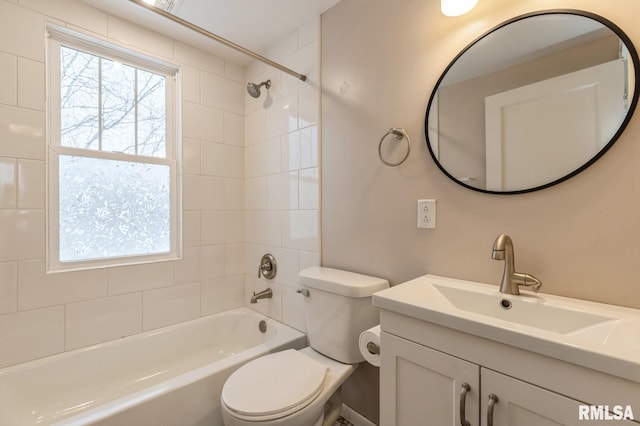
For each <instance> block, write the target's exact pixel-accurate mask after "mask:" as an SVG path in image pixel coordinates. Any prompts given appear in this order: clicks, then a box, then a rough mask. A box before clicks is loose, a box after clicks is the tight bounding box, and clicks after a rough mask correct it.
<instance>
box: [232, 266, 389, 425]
mask: <svg viewBox="0 0 640 426" xmlns="http://www.w3.org/2000/svg"><path fill="white" fill-rule="evenodd" d="M300 284H301V288H302V293H303V295H304V309H305V319H306V323H307V332H308V337H309V344H310V347H307V348H304V349H302V350H300V351H296V350H293V349H290V350H286V351H282V352H276V353H273V354H269V355H265V356H262V357H260V358H257V359H255V360H253V361H251V362H249V363H247V364H245V365H244V366H242V367H240V368H239V369H238V370H236V371H235V372H234V373H233V374H232V375H231V376H230V377H229V378H228V379H227V381H226V382H225V384H224V387H223V389H222V397H221V400H222V417H223V420H224V424H225V425H226V426H255V425H256V424H259V425H260V426H271V425H278V426H302V425H304V426H321V425H333V424H334V423H335V421H336V419H337V418H338V415H339V414H340V409H341V407H342V397H341V386H342V384H343V383H344V382H345V380H346V379H347V378H348V377H349V376H350V375H351V373H352V372H353V370H355V368H356V367H357V364H358V363H360V362H362V361H364V358H363V357H362V355H361V354H360V350H359V348H358V337H359V336H360V333H361V332H363V331H364V330H366V329H368V328H371V327H373V326H375V325H376V324H378V322H379V321H380V318H379V314H378V309H377V308H376V307H374V306H373V305H372V304H371V296H372V295H373V293H375V292H377V291H380V290H383V289H385V288H388V287H389V282H388V281H387V280H383V279H381V278H375V277H370V276H366V275H361V274H356V273H353V272H346V271H341V270H338V269H331V268H321V267H314V268H308V269H305V270H304V271H301V272H300ZM307 291H308V293H307Z"/></svg>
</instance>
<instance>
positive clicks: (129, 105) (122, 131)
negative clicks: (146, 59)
mask: <svg viewBox="0 0 640 426" xmlns="http://www.w3.org/2000/svg"><path fill="white" fill-rule="evenodd" d="M135 108H136V69H135V68H133V67H130V66H128V65H124V64H122V63H120V62H114V61H111V60H109V59H102V149H101V150H102V151H115V152H123V153H125V154H135V153H136V110H135Z"/></svg>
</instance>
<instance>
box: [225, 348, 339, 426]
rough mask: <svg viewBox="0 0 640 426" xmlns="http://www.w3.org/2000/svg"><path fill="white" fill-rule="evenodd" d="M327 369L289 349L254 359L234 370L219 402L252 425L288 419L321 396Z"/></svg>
mask: <svg viewBox="0 0 640 426" xmlns="http://www.w3.org/2000/svg"><path fill="white" fill-rule="evenodd" d="M326 373H327V367H326V366H325V365H322V364H321V363H319V362H317V361H315V360H313V359H311V358H310V357H308V356H306V355H304V354H302V353H300V352H298V351H296V350H294V349H289V350H286V351H282V352H276V353H273V354H269V355H265V356H263V357H260V358H257V359H255V360H253V361H251V362H249V363H247V364H245V365H244V366H242V367H240V368H239V369H238V370H236V371H235V372H234V373H233V374H232V375H231V376H230V377H229V378H228V379H227V381H226V383H225V385H224V387H223V389H222V401H223V403H224V404H225V406H226V407H227V408H228V409H229V410H231V411H232V412H233V413H234V415H235V416H236V417H238V418H242V419H245V420H252V421H266V420H273V419H277V418H280V417H285V416H288V415H289V414H291V413H294V412H296V411H298V410H300V409H302V408H304V407H305V406H307V405H309V404H310V403H311V402H312V401H313V400H314V399H316V398H317V397H318V395H319V394H320V393H321V392H322V389H323V387H324V382H325V376H326Z"/></svg>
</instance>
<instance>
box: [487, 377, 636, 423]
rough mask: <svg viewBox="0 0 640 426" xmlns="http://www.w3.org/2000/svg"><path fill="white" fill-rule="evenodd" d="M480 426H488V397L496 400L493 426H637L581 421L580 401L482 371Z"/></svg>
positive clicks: (624, 421) (620, 421) (619, 421)
mask: <svg viewBox="0 0 640 426" xmlns="http://www.w3.org/2000/svg"><path fill="white" fill-rule="evenodd" d="M481 377H482V379H481V380H482V390H481V395H482V414H481V416H482V425H483V426H487V425H488V424H489V422H488V419H487V411H488V406H489V395H490V394H494V395H496V396H497V397H498V402H496V403H495V405H494V408H493V426H559V425H565V426H584V425H585V424H587V423H588V424H589V425H611V424H612V423H614V424H616V425H625V426H626V425H628V426H631V425H636V426H637V424H636V423H633V422H631V421H626V420H617V421H615V422H612V421H611V420H608V421H607V420H591V421H585V420H586V419H582V420H580V411H579V410H580V409H579V407H580V405H582V404H583V403H581V402H580V401H576V400H574V399H571V398H567V397H566V396H563V395H560V394H557V393H554V392H551V391H548V390H546V389H543V388H539V387H537V386H534V385H531V384H529V383H525V382H522V381H520V380H517V379H514V378H512V377H508V376H505V375H503V374H500V373H496V372H495V371H491V370H487V369H485V368H482V369H481Z"/></svg>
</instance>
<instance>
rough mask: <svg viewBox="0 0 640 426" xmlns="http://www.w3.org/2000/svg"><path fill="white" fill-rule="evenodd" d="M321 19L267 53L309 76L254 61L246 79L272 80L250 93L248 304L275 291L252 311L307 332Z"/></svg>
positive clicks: (315, 250)
mask: <svg viewBox="0 0 640 426" xmlns="http://www.w3.org/2000/svg"><path fill="white" fill-rule="evenodd" d="M319 34H320V19H317V20H314V21H312V22H309V23H308V24H306V25H304V26H302V27H301V28H299V29H298V31H296V32H294V33H292V34H290V35H289V36H287V37H285V38H284V39H282V40H281V41H280V42H279V43H278V44H277V45H276V46H273V47H272V48H271V49H269V50H268V52H266V54H265V56H267V57H268V58H270V59H273V60H275V61H278V62H280V63H282V64H283V65H285V66H288V67H290V68H292V69H294V70H296V71H297V72H300V73H302V74H304V75H306V76H307V81H306V82H302V81H300V80H297V79H296V78H294V77H291V76H290V75H288V74H285V73H283V72H281V71H278V70H276V69H274V68H270V67H268V66H266V65H264V64H262V63H259V62H253V63H251V64H250V65H249V66H248V67H247V71H246V78H247V81H250V82H254V83H260V82H262V81H265V80H267V79H269V80H271V88H270V89H269V90H264V88H263V90H262V96H260V98H258V99H254V98H252V97H250V96H249V95H248V94H245V141H246V147H245V176H246V180H245V211H246V232H245V235H246V242H247V246H246V249H247V253H246V254H247V256H246V257H247V265H246V271H247V275H246V284H247V294H246V295H245V299H246V300H249V296H250V294H251V292H252V291H256V292H257V291H260V290H263V289H264V288H266V287H267V286H268V287H271V289H272V290H273V298H272V299H264V300H260V301H259V302H258V303H257V304H256V305H251V307H252V308H254V309H257V310H259V311H260V312H262V313H264V314H266V315H269V316H271V317H273V318H276V319H278V320H281V321H283V322H284V323H286V324H289V325H291V326H293V327H295V328H297V329H299V330H303V331H304V330H306V326H305V323H304V314H303V310H302V297H301V296H300V295H299V294H297V293H296V289H297V288H298V271H300V270H302V269H305V268H307V267H310V266H317V265H318V264H319V246H320V241H319V235H320V233H319V232H320V228H319V206H318V205H319V202H318V200H319V192H320V189H319V187H320V183H319V167H318V166H319V162H318V157H319V155H318V154H319V150H320V146H319V134H318V132H319V130H318V124H319V120H320V115H319V103H320V89H319V64H320V58H319V57H320V47H319ZM264 253H272V254H273V255H274V256H275V258H276V260H277V262H278V273H277V275H276V277H275V278H274V279H273V280H271V281H268V280H265V279H264V278H260V279H258V278H257V268H258V265H259V261H260V258H261V256H262V255H263V254H264Z"/></svg>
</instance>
